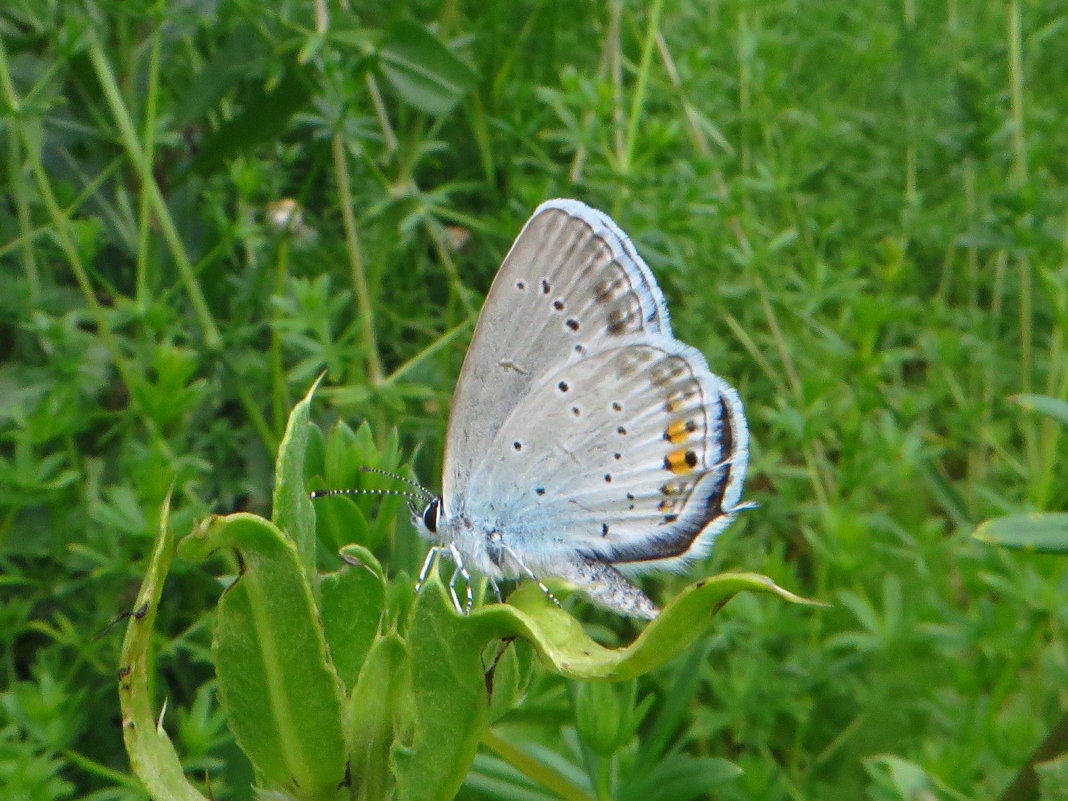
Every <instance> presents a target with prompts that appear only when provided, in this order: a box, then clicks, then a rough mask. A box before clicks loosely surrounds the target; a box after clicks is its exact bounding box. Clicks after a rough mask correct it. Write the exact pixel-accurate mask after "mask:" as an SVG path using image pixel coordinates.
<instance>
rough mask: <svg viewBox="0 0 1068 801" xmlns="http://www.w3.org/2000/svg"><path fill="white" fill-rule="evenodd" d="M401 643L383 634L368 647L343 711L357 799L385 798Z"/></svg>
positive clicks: (400, 679)
mask: <svg viewBox="0 0 1068 801" xmlns="http://www.w3.org/2000/svg"><path fill="white" fill-rule="evenodd" d="M405 656H406V654H405V648H404V642H403V641H402V640H401V639H400V638H399V637H398V636H397V635H396V634H386V635H384V636H382V637H379V638H377V639H376V640H375V641H374V643H373V644H372V645H371V649H370V651H369V652H368V654H367V659H366V661H365V662H364V664H363V666H362V669H361V670H360V676H359V679H358V680H357V682H356V686H355V687H354V688H353V691H352V695H351V696H349V701H348V705H347V708H346V730H347V732H348V736H349V741H350V746H349V767H350V773H351V775H352V787H353V789H354V790H355V791H356V798H358V799H379V798H388V797H389V795H390V792H389V790H390V788H391V787H392V782H393V779H392V773H391V772H390V769H389V752H390V746H391V744H392V742H393V735H394V721H395V719H396V717H397V715H398V711H397V703H398V698H401V697H404V696H403V695H402V693H403V691H404V690H405V688H406V685H405V684H404V680H405V679H406V678H407V673H406V671H405V669H404V666H405Z"/></svg>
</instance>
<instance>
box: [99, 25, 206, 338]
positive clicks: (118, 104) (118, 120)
mask: <svg viewBox="0 0 1068 801" xmlns="http://www.w3.org/2000/svg"><path fill="white" fill-rule="evenodd" d="M89 61H90V62H91V63H92V65H93V69H94V71H95V73H96V77H97V80H98V81H100V87H101V89H102V90H103V92H104V97H105V99H106V100H107V102H108V106H109V107H110V108H111V113H112V115H113V116H114V119H115V124H116V126H117V127H118V131H119V139H120V141H121V142H122V145H123V148H124V149H125V150H126V155H127V156H128V157H129V159H130V160H131V161H132V162H133V164H134V167H135V168H136V169H137V172H138V175H139V176H140V177H141V181H142V189H143V191H144V192H145V193H146V194H147V195H148V200H149V203H150V205H151V207H152V211H153V213H154V214H155V215H156V221H157V223H158V224H159V227H160V230H161V231H162V233H163V238H164V240H165V241H166V243H167V246H168V248H169V249H170V251H171V256H172V257H173V258H174V263H175V264H176V265H177V267H178V272H179V273H180V274H181V276H182V280H183V281H184V282H185V288H186V292H187V293H188V294H189V300H190V302H191V303H192V304H193V311H194V312H195V313H196V316H197V319H198V320H199V322H200V326H201V327H202V328H203V330H204V343H205V345H206V346H207V348H208V349H209V350H210V351H217V350H218V349H219V348H220V347H221V345H222V337H221V336H220V335H219V329H218V327H217V326H216V325H215V319H214V318H213V317H212V315H211V311H210V310H209V308H208V304H207V301H206V300H205V299H204V294H203V293H202V292H201V290H200V284H199V283H198V282H197V278H196V271H195V270H194V269H193V265H192V263H191V262H190V261H189V257H188V256H187V255H186V253H185V248H184V246H183V245H182V240H181V238H180V237H179V236H178V229H177V227H176V226H175V224H174V218H173V217H172V216H171V212H170V209H169V208H167V203H166V201H165V200H164V199H163V194H162V192H160V189H159V185H158V184H157V183H156V179H155V178H154V177H153V175H152V165H151V163H150V162H149V161H148V158H147V156H146V154H145V153H144V151H142V149H141V145H140V142H139V141H138V139H137V133H136V131H135V130H134V126H133V121H132V120H131V119H130V113H129V110H128V109H127V108H126V104H125V103H124V102H123V99H122V93H121V92H120V91H119V86H118V83H117V82H116V80H115V74H114V72H112V70H111V65H110V64H109V63H108V60H107V57H106V56H105V55H104V50H103V48H102V47H101V46H100V43H99V42H98V41H96V40H95V39H94V40H93V41H92V42H91V43H90V44H89Z"/></svg>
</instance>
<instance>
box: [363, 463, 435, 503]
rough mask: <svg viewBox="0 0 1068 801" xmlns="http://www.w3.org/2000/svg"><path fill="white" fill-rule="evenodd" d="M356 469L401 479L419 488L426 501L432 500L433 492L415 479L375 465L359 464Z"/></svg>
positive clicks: (410, 485)
mask: <svg viewBox="0 0 1068 801" xmlns="http://www.w3.org/2000/svg"><path fill="white" fill-rule="evenodd" d="M358 469H359V471H360V472H361V473H377V474H378V475H380V476H388V477H389V478H393V479H396V480H397V481H403V482H404V483H405V484H407V485H408V486H409V487H415V488H416V489H417V490H419V492H420V493H421V494H422V496H423V497H424V498H426V500H428V501H432V500H434V497H435V496H434V493H433V492H431V491H430V490H428V489H427V488H426V487H424V486H423V485H422V484H419V483H416V482H415V481H412V480H411V479H410V478H405V477H404V476H399V475H397V474H396V473H391V472H389V471H388V470H379V469H378V468H377V467H364V466H362V465H361V466H360V467H359V468H358Z"/></svg>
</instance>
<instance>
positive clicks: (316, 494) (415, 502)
mask: <svg viewBox="0 0 1068 801" xmlns="http://www.w3.org/2000/svg"><path fill="white" fill-rule="evenodd" d="M331 495H403V496H404V497H405V498H407V499H408V508H409V509H410V510H411V511H412V514H413V515H419V514H422V511H423V510H422V508H421V507H420V506H419V504H423V505H424V506H425V505H426V503H427V499H426V498H425V497H423V496H422V495H417V494H416V493H414V492H407V491H406V490H390V489H382V490H370V489H323V490H312V491H311V492H309V493H308V497H309V498H311V499H312V500H313V501H314V500H315V499H316V498H327V497H329V496H331Z"/></svg>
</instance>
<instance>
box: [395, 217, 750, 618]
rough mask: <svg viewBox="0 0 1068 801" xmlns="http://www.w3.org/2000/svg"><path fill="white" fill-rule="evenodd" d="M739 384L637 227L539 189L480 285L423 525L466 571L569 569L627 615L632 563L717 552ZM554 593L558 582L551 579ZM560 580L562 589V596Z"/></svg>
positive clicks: (743, 439)
mask: <svg viewBox="0 0 1068 801" xmlns="http://www.w3.org/2000/svg"><path fill="white" fill-rule="evenodd" d="M748 441H749V434H748V428H747V426H746V420H745V415H744V412H743V410H742V402H741V400H740V399H739V397H738V393H737V392H736V391H735V390H734V389H732V388H731V387H730V386H728V385H727V384H726V383H725V382H724V381H723V380H722V379H720V378H718V377H717V376H715V375H713V374H712V372H711V371H710V370H709V368H708V364H707V362H706V361H705V358H704V356H703V355H702V354H701V353H700V352H699V351H697V350H696V349H694V348H692V347H691V346H689V345H687V344H685V343H683V342H680V341H679V340H677V339H675V338H674V337H673V336H672V333H671V325H670V322H669V320H668V310H667V307H666V305H665V303H664V296H663V294H662V293H661V291H660V288H659V287H658V286H657V284H656V280H655V279H654V277H653V274H652V272H651V271H650V269H649V267H648V266H647V265H646V264H645V262H644V261H642V259H641V257H640V256H639V255H638V253H637V252H636V251H635V249H634V246H633V244H632V243H631V241H630V239H628V237H627V236H626V234H624V233H623V231H621V230H620V229H619V227H618V226H617V225H616V224H615V223H614V222H613V221H612V220H611V219H610V218H609V217H608V215H606V214H604V213H603V212H600V211H597V210H596V209H593V208H591V207H589V206H587V205H586V204H584V203H582V202H580V201H577V200H566V199H557V200H549V201H546V202H544V203H542V204H541V205H540V206H538V208H537V209H535V211H534V214H533V215H532V216H531V218H530V219H529V220H528V221H527V223H526V225H524V226H523V229H522V230H521V231H520V233H519V236H518V237H517V238H516V240H515V243H514V244H513V245H512V248H511V250H510V251H509V252H508V255H507V256H506V257H505V259H504V262H503V264H502V265H501V267H500V270H499V271H498V273H497V276H496V278H495V279H494V281H493V284H492V286H491V287H490V290H489V293H488V295H487V296H486V301H485V304H484V305H483V307H482V311H481V313H480V315H479V317H478V322H477V324H476V326H475V330H474V334H473V336H472V340H471V344H470V346H469V348H468V351H467V355H466V357H465V359H464V363H463V368H462V369H461V371H460V377H459V380H458V381H457V384H456V389H455V392H454V394H453V399H452V407H451V410H450V416H449V424H448V430H447V434H446V438H445V454H444V466H443V475H442V492H441V495H440V497H435V498H433V499H432V500H430V501H429V502H428V503H427V504H426V505H425V507H423V508H422V509H421V510H416V513H415V514H414V515H413V522H414V523H415V524H416V527H417V528H418V530H419V532H420V534H421V535H422V536H424V537H425V538H426V539H428V540H430V542H431V543H432V544H433V547H432V548H431V550H430V552H429V553H428V556H427V561H426V563H425V564H424V566H423V571H422V574H421V578H423V577H425V575H426V574H427V571H428V570H429V566H430V564H431V560H432V559H433V558H434V557H435V556H436V555H437V554H438V553H444V554H447V555H448V556H449V557H451V558H452V560H453V561H454V562H455V564H456V572H455V573H454V574H453V580H452V582H451V583H450V588H453V589H452V594H453V601H454V603H455V604H456V605H457V608H458V609H459V600H458V599H457V596H456V592H455V589H454V587H455V584H456V581H457V575H462V576H463V577H464V578H465V579H466V580H467V584H468V600H467V607H466V608H467V611H470V609H471V604H472V599H471V589H470V586H471V579H470V573H469V569H473V570H475V571H477V572H479V573H481V574H483V575H485V576H487V577H488V578H490V579H491V580H493V581H494V582H495V581H496V580H497V579H502V578H522V577H528V578H531V579H534V580H535V581H537V582H538V583H539V584H540V585H541V586H542V588H543V589H545V586H544V584H542V582H541V579H543V578H547V577H557V578H561V579H564V580H565V581H567V582H569V583H571V584H573V585H576V586H577V587H578V588H579V589H581V590H582V591H583V592H584V593H585V594H586V595H587V596H588V597H589V598H590V599H591V600H592V601H593V602H594V603H596V604H599V605H601V606H603V607H607V608H609V609H612V610H615V611H617V612H619V613H622V614H624V615H630V616H634V617H639V618H650V619H651V618H654V617H656V616H657V614H658V610H657V608H656V606H655V605H654V604H653V602H652V601H651V600H650V599H649V597H648V596H647V595H646V594H645V593H644V592H642V590H641V589H639V588H638V587H637V586H635V585H634V584H633V583H632V582H631V581H629V580H628V578H627V577H626V574H634V573H640V572H643V571H649V570H678V569H681V568H683V567H685V565H686V564H687V563H688V562H691V561H693V560H695V559H699V558H701V557H703V556H704V555H706V554H707V552H708V550H709V548H710V547H711V545H712V541H713V540H714V539H715V537H716V535H717V534H718V533H719V532H720V531H722V530H723V529H724V528H725V527H726V526H727V525H729V524H730V522H731V521H732V520H733V519H734V518H735V516H736V514H737V512H738V511H739V510H740V509H742V508H745V507H746V506H748V504H742V503H740V499H741V494H742V485H743V482H744V480H745V472H746V467H747V464H748ZM546 592H548V590H546ZM550 595H551V594H550Z"/></svg>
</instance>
